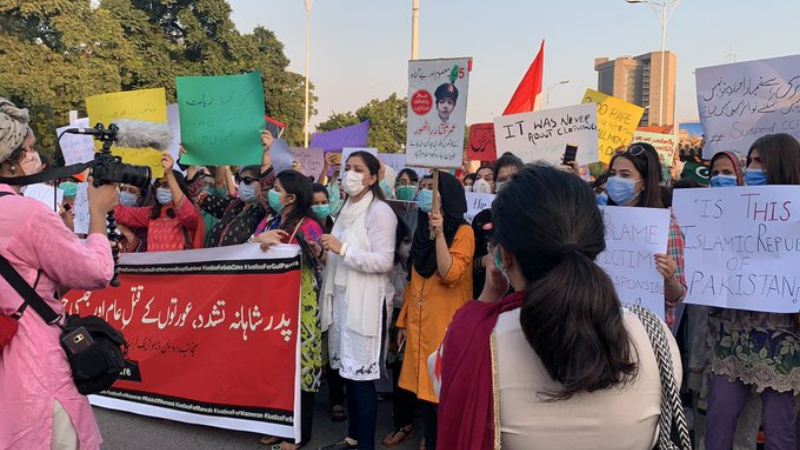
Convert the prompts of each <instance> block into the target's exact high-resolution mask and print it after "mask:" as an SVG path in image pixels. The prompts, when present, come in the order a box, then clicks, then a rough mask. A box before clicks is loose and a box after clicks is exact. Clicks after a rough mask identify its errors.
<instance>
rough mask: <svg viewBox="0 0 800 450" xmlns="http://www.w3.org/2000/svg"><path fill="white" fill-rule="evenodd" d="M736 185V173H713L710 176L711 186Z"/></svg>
mask: <svg viewBox="0 0 800 450" xmlns="http://www.w3.org/2000/svg"><path fill="white" fill-rule="evenodd" d="M738 185H739V183H738V181H737V178H736V175H714V176H713V177H711V187H736V186H738Z"/></svg>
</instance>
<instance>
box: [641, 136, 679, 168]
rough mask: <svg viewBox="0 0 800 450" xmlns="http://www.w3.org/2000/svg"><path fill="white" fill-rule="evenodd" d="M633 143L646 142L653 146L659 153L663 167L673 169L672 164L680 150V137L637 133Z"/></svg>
mask: <svg viewBox="0 0 800 450" xmlns="http://www.w3.org/2000/svg"><path fill="white" fill-rule="evenodd" d="M633 142H644V143H646V144H650V145H652V146H653V147H655V149H656V151H657V152H658V158H659V159H660V160H661V167H672V163H673V161H674V160H675V150H676V149H677V148H678V136H676V135H674V134H661V133H648V132H645V131H637V132H636V133H634V134H633Z"/></svg>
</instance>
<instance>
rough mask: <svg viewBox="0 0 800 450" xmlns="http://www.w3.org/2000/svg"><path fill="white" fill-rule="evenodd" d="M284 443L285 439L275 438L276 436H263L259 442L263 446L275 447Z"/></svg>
mask: <svg viewBox="0 0 800 450" xmlns="http://www.w3.org/2000/svg"><path fill="white" fill-rule="evenodd" d="M281 442H283V438H279V437H275V436H262V437H261V439H260V440H259V441H258V443H259V444H261V445H275V444H280V443H281Z"/></svg>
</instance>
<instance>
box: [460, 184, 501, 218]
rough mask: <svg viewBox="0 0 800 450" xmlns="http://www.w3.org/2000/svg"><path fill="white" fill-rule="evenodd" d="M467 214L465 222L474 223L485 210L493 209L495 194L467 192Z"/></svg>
mask: <svg viewBox="0 0 800 450" xmlns="http://www.w3.org/2000/svg"><path fill="white" fill-rule="evenodd" d="M466 195H467V213H466V214H464V220H466V221H467V222H468V223H470V224H471V223H472V219H474V218H475V216H477V215H478V213H479V212H481V211H483V210H484V209H491V208H492V202H493V201H494V197H495V195H494V194H476V193H474V192H467V194H466Z"/></svg>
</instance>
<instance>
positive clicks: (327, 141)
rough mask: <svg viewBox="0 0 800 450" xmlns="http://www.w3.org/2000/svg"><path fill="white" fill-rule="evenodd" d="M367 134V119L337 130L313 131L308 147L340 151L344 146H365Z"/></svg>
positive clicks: (326, 151)
mask: <svg viewBox="0 0 800 450" xmlns="http://www.w3.org/2000/svg"><path fill="white" fill-rule="evenodd" d="M368 136H369V120H365V121H363V122H361V123H359V124H356V125H352V126H349V127H345V128H339V129H338V130H332V131H326V132H324V133H314V134H313V135H311V143H310V144H309V145H308V146H309V147H310V148H321V149H323V150H325V153H330V152H341V151H342V149H343V148H345V147H366V146H367V137H368Z"/></svg>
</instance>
